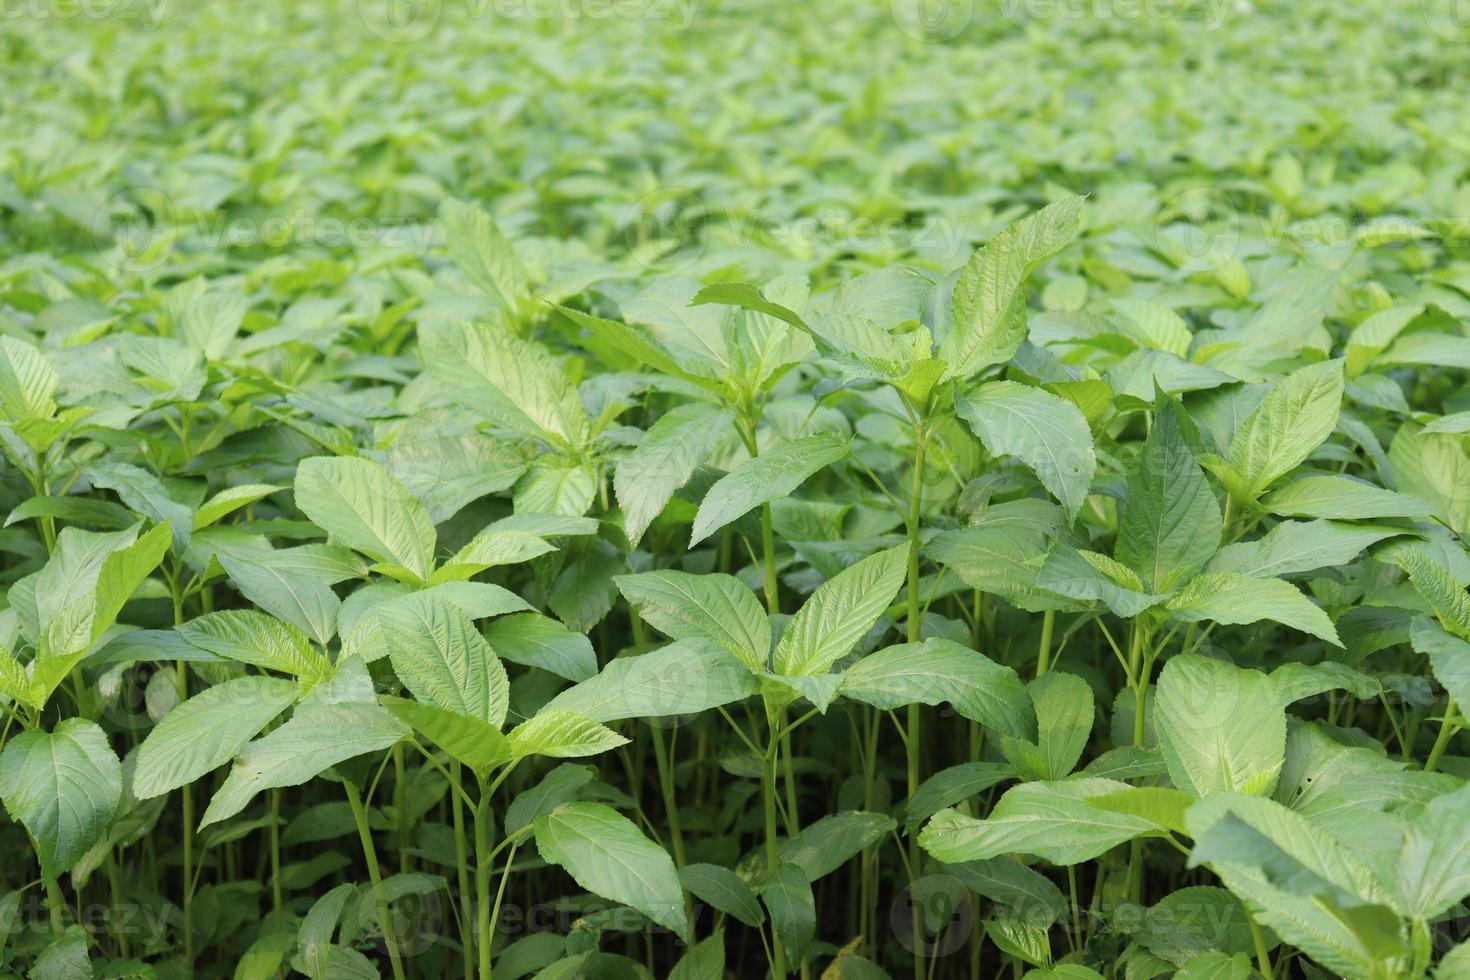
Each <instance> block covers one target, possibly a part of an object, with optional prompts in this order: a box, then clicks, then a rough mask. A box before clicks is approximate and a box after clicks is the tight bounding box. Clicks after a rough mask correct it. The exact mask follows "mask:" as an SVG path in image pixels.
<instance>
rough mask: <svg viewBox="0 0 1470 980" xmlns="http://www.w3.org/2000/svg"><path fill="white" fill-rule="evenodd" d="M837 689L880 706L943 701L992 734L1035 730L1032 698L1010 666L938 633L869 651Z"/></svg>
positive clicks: (1022, 735) (1028, 733)
mask: <svg viewBox="0 0 1470 980" xmlns="http://www.w3.org/2000/svg"><path fill="white" fill-rule="evenodd" d="M841 693H842V694H843V695H845V696H846V697H849V698H852V699H853V700H855V701H861V702H863V703H864V704H871V705H873V706H875V707H878V708H885V709H891V708H896V707H898V706H900V705H904V704H914V703H919V704H928V705H938V704H941V703H944V702H948V703H949V704H951V705H953V706H954V709H955V711H957V712H958V713H959V714H960V715H961V716H962V717H965V718H968V719H970V720H971V721H975V722H979V723H980V724H982V725H985V726H986V727H987V728H991V729H993V730H995V731H997V732H1000V733H1004V734H1007V735H1014V736H1017V737H1020V738H1029V737H1031V735H1032V734H1034V732H1035V716H1034V714H1033V713H1032V710H1031V699H1030V698H1029V697H1027V695H1026V688H1025V685H1023V684H1022V683H1021V680H1020V678H1018V677H1017V676H1016V672H1015V671H1014V670H1011V668H1009V667H1003V666H1001V665H1000V664H997V663H996V662H995V661H993V660H991V659H989V658H988V657H986V656H985V655H984V654H982V653H980V652H979V651H976V650H971V649H968V648H967V647H964V646H961V645H960V644H958V643H955V642H954V641H952V640H945V639H940V638H938V637H931V638H930V639H927V640H923V641H921V642H919V643H904V644H900V645H898V646H891V647H887V648H886V649H883V650H879V651H878V652H877V653H873V654H869V655H868V656H866V657H864V658H863V659H862V660H859V661H858V662H857V663H856V664H854V665H853V666H852V667H851V668H849V669H848V670H847V671H846V673H845V674H844V675H843V679H842V688H841Z"/></svg>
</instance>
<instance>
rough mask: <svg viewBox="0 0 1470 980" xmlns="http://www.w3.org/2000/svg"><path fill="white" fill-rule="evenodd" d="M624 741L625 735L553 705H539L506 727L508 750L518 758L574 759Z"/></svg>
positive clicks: (604, 750)
mask: <svg viewBox="0 0 1470 980" xmlns="http://www.w3.org/2000/svg"><path fill="white" fill-rule="evenodd" d="M626 744H628V740H627V739H626V738H624V737H623V736H622V735H619V734H618V733H617V732H615V731H613V730H612V729H611V728H608V727H607V726H606V725H600V724H598V723H597V722H595V721H592V720H591V719H589V718H584V717H582V716H581V715H577V714H573V713H572V712H570V711H560V710H557V709H550V710H547V709H544V708H543V709H542V710H541V711H538V712H537V713H536V716H535V717H534V718H531V719H529V720H527V721H524V722H522V723H521V724H519V725H517V726H516V727H515V728H513V729H511V731H510V747H511V752H512V753H513V754H514V755H515V757H516V758H518V759H519V758H523V757H525V756H529V755H545V756H550V757H552V758H554V759H576V758H581V757H583V756H589V755H599V754H601V753H603V752H606V751H608V750H610V749H615V748H617V747H618V746H619V745H626Z"/></svg>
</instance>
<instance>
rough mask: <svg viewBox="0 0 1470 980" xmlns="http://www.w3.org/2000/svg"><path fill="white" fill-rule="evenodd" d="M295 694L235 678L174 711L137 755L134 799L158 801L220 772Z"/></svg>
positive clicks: (282, 686) (276, 684) (288, 686)
mask: <svg viewBox="0 0 1470 980" xmlns="http://www.w3.org/2000/svg"><path fill="white" fill-rule="evenodd" d="M298 691H299V689H298V687H297V685H295V684H293V683H291V682H290V681H284V680H279V679H277V678H273V677H237V678H235V679H234V680H229V681H225V682H224V683H223V684H216V685H214V686H213V687H210V688H206V689H205V690H203V691H201V692H199V693H198V694H196V695H194V696H193V697H192V698H190V699H189V700H187V701H185V702H184V703H183V704H181V705H179V706H177V707H176V708H174V709H173V710H172V711H170V712H169V713H168V714H167V715H164V717H163V720H162V721H160V722H159V723H158V724H157V725H156V726H155V727H154V729H153V731H151V732H149V733H148V737H147V738H146V739H144V740H143V744H142V746H140V747H139V749H138V761H137V766H136V768H135V769H134V771H133V795H134V796H136V797H137V798H138V799H140V800H147V799H151V798H152V797H155V796H162V795H163V794H164V793H167V792H169V791H171V790H175V789H178V788H179V787H180V786H185V785H187V784H189V783H192V782H193V781H194V780H196V779H198V778H199V777H201V776H203V775H205V774H206V773H208V772H211V771H213V770H215V769H218V768H219V767H220V766H222V765H224V764H225V763H226V762H229V761H230V760H231V759H233V758H234V757H235V754H236V753H237V752H239V751H240V749H241V748H242V747H243V746H244V745H245V743H246V742H248V741H250V740H251V739H252V738H254V737H255V736H256V735H258V734H260V730H261V729H262V728H264V727H265V726H266V725H268V724H270V722H271V720H272V719H274V718H275V717H276V716H277V715H279V714H280V713H281V712H282V711H285V710H286V709H287V708H288V707H290V706H291V703H292V702H293V701H295V700H296V695H297V693H298Z"/></svg>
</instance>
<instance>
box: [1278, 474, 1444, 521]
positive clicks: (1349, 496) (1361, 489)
mask: <svg viewBox="0 0 1470 980" xmlns="http://www.w3.org/2000/svg"><path fill="white" fill-rule="evenodd" d="M1261 506H1262V507H1265V508H1266V509H1267V510H1269V511H1270V512H1271V513H1273V514H1283V515H1285V516H1287V517H1331V518H1338V519H1343V520H1377V519H1379V518H1384V517H1428V516H1429V514H1430V507H1429V504H1427V503H1425V502H1424V501H1422V500H1420V499H1419V498H1418V497H1411V496H1410V495H1408V494H1406V493H1395V492H1394V491H1392V490H1385V489H1383V488H1382V487H1376V486H1374V485H1373V484H1371V483H1365V482H1363V481H1362V480H1356V479H1353V478H1352V477H1347V476H1306V477H1302V478H1301V479H1300V480H1293V481H1292V482H1290V483H1288V484H1286V485H1285V486H1283V487H1279V488H1278V489H1276V490H1272V491H1271V492H1270V493H1269V494H1267V495H1266V497H1265V499H1263V500H1262V501H1261Z"/></svg>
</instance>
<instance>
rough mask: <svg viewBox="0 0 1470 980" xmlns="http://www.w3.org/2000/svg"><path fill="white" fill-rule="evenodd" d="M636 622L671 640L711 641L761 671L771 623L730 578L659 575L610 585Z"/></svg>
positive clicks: (756, 602)
mask: <svg viewBox="0 0 1470 980" xmlns="http://www.w3.org/2000/svg"><path fill="white" fill-rule="evenodd" d="M615 581H616V582H617V585H618V589H619V590H620V591H621V592H622V593H623V597H624V598H626V599H627V600H628V602H629V604H630V605H632V606H633V608H634V610H635V611H636V612H637V614H638V615H639V616H641V617H642V618H643V619H644V620H645V621H646V622H648V623H649V624H650V625H651V626H653V627H654V628H655V629H657V630H659V631H661V632H663V633H665V634H667V635H668V636H669V637H670V638H672V639H675V640H687V639H706V640H712V641H714V642H715V643H718V644H720V645H721V646H723V647H724V648H725V649H727V650H729V651H730V652H731V653H732V654H734V655H735V657H736V658H738V659H739V660H740V662H741V663H743V664H745V665H746V666H747V667H749V668H750V669H751V670H754V671H760V670H764V669H765V668H766V657H767V654H768V653H769V652H770V649H771V623H770V620H769V619H768V618H767V617H766V611H765V610H764V609H763V608H762V607H761V604H760V600H758V599H757V598H756V597H755V593H754V592H752V591H751V590H750V589H749V588H747V587H746V586H745V584H744V583H742V582H741V581H740V580H739V579H737V578H735V577H734V576H732V575H719V574H711V575H691V574H689V573H688V572H679V571H673V570H661V571H656V572H643V573H641V574H638V575H621V576H619V577H618V578H617V579H615Z"/></svg>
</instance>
